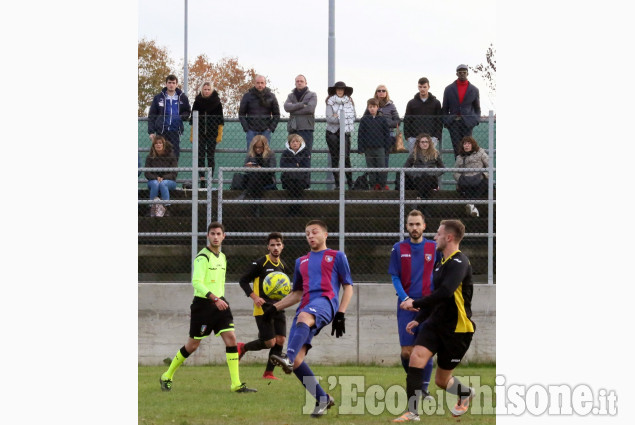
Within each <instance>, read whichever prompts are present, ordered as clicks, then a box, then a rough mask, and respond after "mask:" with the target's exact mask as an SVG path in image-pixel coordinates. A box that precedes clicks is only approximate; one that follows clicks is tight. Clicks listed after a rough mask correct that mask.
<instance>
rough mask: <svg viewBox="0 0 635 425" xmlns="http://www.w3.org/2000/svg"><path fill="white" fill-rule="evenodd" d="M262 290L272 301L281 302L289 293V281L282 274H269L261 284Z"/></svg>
mask: <svg viewBox="0 0 635 425" xmlns="http://www.w3.org/2000/svg"><path fill="white" fill-rule="evenodd" d="M262 289H263V290H264V291H265V295H266V296H268V297H269V298H271V299H272V300H281V299H283V298H284V297H286V296H287V295H289V293H290V292H291V281H290V280H289V276H287V275H286V274H284V273H282V272H271V273H269V274H268V275H267V277H265V280H264V281H263V282H262Z"/></svg>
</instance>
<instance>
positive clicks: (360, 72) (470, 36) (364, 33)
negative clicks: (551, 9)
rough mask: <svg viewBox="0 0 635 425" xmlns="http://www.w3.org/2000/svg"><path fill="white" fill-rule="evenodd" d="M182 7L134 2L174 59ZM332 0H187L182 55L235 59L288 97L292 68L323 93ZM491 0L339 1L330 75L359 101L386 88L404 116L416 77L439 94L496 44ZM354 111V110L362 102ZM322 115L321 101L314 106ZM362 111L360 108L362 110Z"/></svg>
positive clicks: (149, 33) (145, 26)
mask: <svg viewBox="0 0 635 425" xmlns="http://www.w3.org/2000/svg"><path fill="white" fill-rule="evenodd" d="M184 4H185V1H184V0H182V1H174V0H139V11H138V12H139V13H138V17H139V39H141V38H143V37H145V38H149V39H153V40H156V42H157V43H158V44H159V45H161V46H166V47H167V48H168V50H169V51H170V54H171V56H172V57H173V58H174V59H175V62H176V63H178V62H179V61H180V59H182V58H183V55H184V9H185V8H184ZM328 5H329V2H328V0H321V1H316V0H310V1H309V0H279V1H273V2H262V1H255V0H242V1H241V0H239V1H233V2H219V1H209V0H189V1H188V16H189V18H188V28H189V30H188V52H187V55H188V59H189V61H190V62H191V61H193V60H194V58H195V57H196V56H198V55H200V54H203V53H204V54H206V55H207V56H208V57H209V58H210V59H211V60H212V61H216V60H218V59H220V58H222V57H224V56H236V57H238V59H239V62H240V63H241V64H242V65H243V66H244V67H246V68H248V67H254V68H255V69H256V71H257V72H259V73H262V74H264V75H266V76H267V77H268V78H269V80H270V81H271V85H272V86H273V87H274V88H277V89H278V100H279V101H280V102H284V100H285V99H286V96H287V94H288V93H289V92H290V91H291V90H292V89H293V87H294V78H295V76H296V75H297V74H304V75H305V76H306V77H307V81H308V85H309V88H310V89H311V90H313V91H315V92H316V93H317V94H318V99H323V98H325V97H326V94H327V92H326V90H327V87H328ZM495 28H496V6H495V1H493V0H484V1H479V2H474V1H466V0H454V1H449V0H433V1H421V0H414V1H411V0H403V1H390V2H389V1H376V0H363V1H358V0H336V1H335V81H344V82H345V83H346V84H347V85H349V86H352V87H353V89H354V93H353V99H355V101H356V103H357V104H358V105H363V104H364V103H365V101H366V100H367V99H368V98H370V97H373V95H374V91H375V88H376V87H377V85H379V84H385V85H386V86H387V87H388V91H389V93H390V96H391V98H392V99H393V101H394V102H395V105H396V106H397V110H398V111H399V114H400V116H403V113H404V111H405V109H406V103H407V102H408V101H409V100H410V99H412V98H413V97H414V95H415V93H417V80H418V79H419V78H420V77H428V78H429V79H430V83H431V89H430V92H431V93H432V94H434V95H435V96H437V97H438V98H439V100H441V101H442V97H443V89H444V88H445V86H446V85H448V84H450V83H451V82H452V81H454V80H455V79H456V74H455V73H456V66H457V65H458V64H461V63H465V64H467V65H470V66H474V65H476V64H478V63H481V62H485V52H486V50H487V48H488V47H489V45H490V43H494V46H496V38H495V35H496V34H495ZM468 78H469V80H470V81H471V82H472V83H474V84H475V85H476V86H477V87H478V88H479V89H480V91H481V109H482V111H483V114H484V115H486V114H487V111H488V110H489V109H490V108H494V104H493V102H490V99H489V95H488V90H487V88H486V86H485V83H484V82H483V80H482V79H481V77H480V75H476V74H471V75H470V76H469V77H468ZM358 109H360V108H359V107H358ZM316 113H317V114H318V115H323V114H324V108H323V107H321V106H320V104H318V109H317V110H316ZM360 113H361V112H358V115H359V114H360Z"/></svg>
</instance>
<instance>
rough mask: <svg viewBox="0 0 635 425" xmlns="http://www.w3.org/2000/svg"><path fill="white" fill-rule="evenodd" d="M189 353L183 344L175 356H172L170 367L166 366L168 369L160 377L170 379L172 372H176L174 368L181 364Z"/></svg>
mask: <svg viewBox="0 0 635 425" xmlns="http://www.w3.org/2000/svg"><path fill="white" fill-rule="evenodd" d="M190 354H191V353H188V352H187V350H186V349H185V346H183V347H181V349H180V350H179V351H178V353H176V356H174V358H173V359H172V363H170V367H169V368H168V370H167V371H166V372H165V373H164V374H163V375H161V379H163V380H166V379H172V377H173V376H174V372H176V370H177V369H178V368H179V367H180V366H181V365H182V364H183V362H184V361H185V359H187V358H188V357H189V356H190Z"/></svg>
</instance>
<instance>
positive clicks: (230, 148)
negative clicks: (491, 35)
mask: <svg viewBox="0 0 635 425" xmlns="http://www.w3.org/2000/svg"><path fill="white" fill-rule="evenodd" d="M429 118H430V117H422V119H429ZM195 119H197V118H195ZM146 121H147V119H145V118H139V135H138V147H139V158H138V161H139V166H140V168H139V181H138V193H139V201H138V204H139V217H138V223H139V224H138V230H139V234H138V237H139V257H138V258H139V263H138V271H139V281H174V282H185V281H189V280H190V271H191V264H192V260H193V257H194V256H195V255H196V253H197V252H198V250H200V249H201V248H202V247H203V246H204V245H205V243H206V240H205V230H206V227H207V224H209V223H210V222H211V221H213V220H220V221H222V222H223V224H224V225H225V227H226V231H227V238H226V239H225V241H224V243H223V251H224V252H225V253H226V255H227V257H228V276H227V278H228V281H236V280H238V278H239V277H240V275H241V274H242V273H243V272H244V271H245V270H246V269H247V267H248V265H249V264H250V263H251V261H252V260H253V259H255V258H257V257H259V256H261V255H264V254H265V253H266V249H265V246H266V241H265V238H266V235H267V234H269V233H270V232H272V231H279V232H282V233H283V235H284V237H285V250H284V252H283V254H282V257H283V259H284V260H285V261H286V262H287V263H288V264H290V265H292V264H293V262H294V260H295V258H297V257H299V256H300V255H303V254H305V253H306V251H308V246H307V244H306V240H305V238H304V225H305V223H306V222H307V221H308V220H310V219H313V218H320V219H322V220H324V221H325V222H326V223H327V225H328V227H329V239H328V241H327V245H328V246H329V247H332V248H336V249H342V250H344V251H345V252H346V254H347V256H348V258H349V262H350V264H351V272H352V275H353V279H354V280H355V281H358V282H362V281H364V282H382V283H388V284H390V282H391V281H390V278H389V276H388V272H387V271H388V263H389V258H390V251H391V248H392V245H393V244H394V243H395V242H397V241H399V240H403V238H404V237H407V234H406V233H404V230H405V225H404V223H405V218H406V216H407V214H408V212H409V211H410V210H411V209H413V208H419V209H423V211H424V213H425V216H426V223H427V233H425V236H426V237H430V238H431V237H432V236H433V235H434V233H435V232H436V229H437V227H438V225H439V222H440V221H441V220H443V219H447V218H460V219H461V220H462V221H463V223H464V224H465V225H466V237H465V239H464V240H463V242H462V244H461V248H462V251H463V252H465V253H466V255H468V257H469V258H470V261H471V263H472V266H473V269H474V273H475V278H476V280H477V281H479V282H481V283H494V282H495V274H494V270H495V255H494V252H495V241H496V238H495V204H496V201H495V178H496V175H495V160H496V155H495V149H494V147H495V125H496V123H495V118H494V117H493V114H492V113H490V117H489V118H484V119H481V122H480V124H479V125H478V126H477V127H475V128H474V129H473V134H472V136H473V137H474V139H475V140H476V141H477V142H478V145H479V146H480V148H481V149H483V150H484V151H485V152H486V153H487V156H488V157H489V163H488V166H487V168H462V167H461V163H460V161H458V162H457V161H456V160H455V157H454V151H453V149H452V143H451V141H450V135H449V133H448V131H447V130H446V129H443V134H442V137H441V140H440V141H439V143H438V145H437V149H438V150H439V151H440V157H441V159H442V161H443V164H444V166H445V168H444V169H443V171H442V172H441V171H440V170H439V169H427V168H426V169H422V168H404V164H406V160H407V159H408V157H409V153H407V152H403V153H391V154H389V155H388V159H387V167H380V168H377V166H378V163H377V161H374V159H375V158H373V157H372V156H370V155H368V150H366V152H365V153H360V152H359V147H360V131H359V129H360V122H359V121H360V120H359V119H358V120H356V122H355V126H354V130H353V132H352V133H351V135H350V141H351V149H350V155H349V156H350V164H351V167H350V168H346V169H345V161H344V160H341V161H339V168H329V167H330V166H331V161H330V155H329V147H328V144H327V140H326V131H327V130H326V122H325V119H324V118H322V119H320V118H317V119H316V124H315V131H314V132H313V146H312V149H311V159H310V161H311V164H310V169H308V171H309V176H310V187H309V188H307V189H306V190H302V191H300V194H299V195H298V193H297V191H294V193H292V192H291V191H290V190H289V187H288V185H283V184H282V180H283V178H282V176H283V173H285V174H287V176H288V175H291V174H293V175H296V174H297V175H299V174H300V173H306V172H307V169H290V168H284V167H282V166H281V163H280V159H281V156H282V154H283V153H284V151H285V150H287V147H286V142H287V140H288V136H289V134H288V132H287V131H286V130H287V121H288V120H287V119H285V118H282V119H281V120H280V122H279V123H278V125H277V128H276V131H275V132H273V133H272V134H271V139H270V142H269V143H268V144H269V146H270V148H271V150H272V151H273V152H274V155H275V157H276V160H275V168H261V169H253V168H247V167H245V166H244V165H245V162H246V156H247V149H246V146H247V140H246V136H245V132H244V131H243V128H242V127H241V124H240V123H239V122H238V119H228V118H225V120H224V121H225V124H224V128H223V136H222V141H221V142H220V143H218V144H216V143H215V142H214V144H215V148H216V149H215V155H214V157H215V167H214V168H213V169H212V168H211V167H210V164H209V163H208V162H204V163H201V162H199V159H198V155H196V154H195V153H196V152H199V150H198V145H199V143H201V142H202V143H201V144H203V145H204V141H203V140H202V137H201V135H199V134H197V133H198V131H197V130H198V128H199V126H197V125H194V126H190V125H189V123H186V125H185V131H184V133H183V134H182V136H181V137H180V155H179V158H178V163H177V164H176V165H178V167H176V168H172V167H169V168H165V167H159V168H157V167H144V165H145V164H146V158H147V156H148V155H149V152H150V147H151V140H150V137H149V135H148V133H147V122H146ZM192 128H194V129H193V130H192ZM194 130H196V131H194ZM400 130H401V131H403V124H401V126H400ZM190 134H192V137H191V139H192V141H191V142H190ZM393 135H394V131H393ZM340 136H341V138H343V137H344V136H343V135H340ZM361 136H362V139H363V138H364V137H366V138H367V139H373V138H375V139H378V138H384V134H383V132H382V133H381V134H380V133H379V132H378V131H377V130H374V131H371V132H368V131H366V132H365V131H362V134H361ZM392 140H393V139H390V138H389V143H390V142H392ZM404 142H405V145H406V146H408V143H407V141H406V140H404ZM433 142H434V141H433ZM364 144H365V145H367V143H364V142H362V145H364ZM331 148H333V146H331ZM339 148H340V155H339V156H340V157H341V158H342V159H343V158H344V157H345V156H346V155H345V152H344V144H342V143H340V146H339ZM369 165H372V166H369ZM156 171H159V172H167V171H176V172H177V174H176V177H175V182H176V188H174V189H173V190H170V191H169V199H156V198H162V195H161V193H159V194H158V196H155V197H154V199H151V198H150V193H149V192H150V191H149V189H148V179H146V178H145V174H146V172H156ZM348 172H350V173H351V180H352V181H353V182H357V183H359V184H358V185H357V186H356V187H355V188H352V189H351V188H349V187H347V186H346V184H345V183H344V182H346V173H348ZM465 172H471V173H487V174H488V175H489V178H488V179H485V180H484V186H482V187H481V189H484V190H481V191H480V192H479V193H471V192H470V191H469V190H467V191H466V190H462V191H458V190H457V180H456V177H457V176H458V175H460V174H461V173H465ZM238 173H240V174H243V176H248V177H247V180H249V179H251V176H256V175H260V176H266V175H271V174H272V175H273V181H271V184H268V185H267V187H266V188H265V190H264V191H263V192H260V191H259V192H258V193H256V194H251V193H246V192H249V191H246V190H245V189H239V190H233V189H232V188H231V184H232V180H234V179H235V178H234V176H235V175H236V174H238ZM334 173H337V174H338V175H340V181H341V182H342V184H341V185H340V187H339V190H334ZM377 173H386V174H384V176H383V177H384V178H385V179H386V180H385V185H384V184H382V186H384V187H380V188H378V187H376V185H377V183H375V184H372V185H368V186H365V185H364V184H363V183H364V180H367V181H368V180H371V182H375V181H377V180H373V179H375V178H376V176H377V175H378V174H377ZM422 173H441V175H440V177H439V179H438V183H439V184H438V188H435V189H432V190H430V189H429V188H428V190H421V187H420V186H417V185H416V184H414V182H415V179H416V177H417V176H418V175H421V174H422ZM201 176H202V177H203V180H201V179H200V178H201ZM407 176H408V177H407ZM243 180H244V179H243ZM274 182H275V184H274ZM234 183H237V181H235V182H234ZM385 186H388V188H389V190H385ZM463 189H465V187H463ZM245 195H247V196H245ZM157 205H163V206H166V205H169V207H168V209H167V211H168V214H164V215H163V216H162V217H158V216H151V215H156V212H157V207H156V206H157ZM193 205H197V206H198V208H193V207H192V206H193ZM469 205H472V207H469ZM474 209H476V210H478V216H476V215H474ZM158 212H161V208H158Z"/></svg>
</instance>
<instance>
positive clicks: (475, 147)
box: [459, 136, 480, 153]
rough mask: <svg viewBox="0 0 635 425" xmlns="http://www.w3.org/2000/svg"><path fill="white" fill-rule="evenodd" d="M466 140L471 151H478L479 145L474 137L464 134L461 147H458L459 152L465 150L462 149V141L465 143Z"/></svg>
mask: <svg viewBox="0 0 635 425" xmlns="http://www.w3.org/2000/svg"><path fill="white" fill-rule="evenodd" d="M466 142H468V143H469V144H471V145H472V151H473V152H478V150H479V149H480V147H479V146H478V142H477V141H476V139H475V138H474V137H472V136H465V137H463V138H462V139H461V148H460V149H459V153H465V150H463V143H466Z"/></svg>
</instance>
